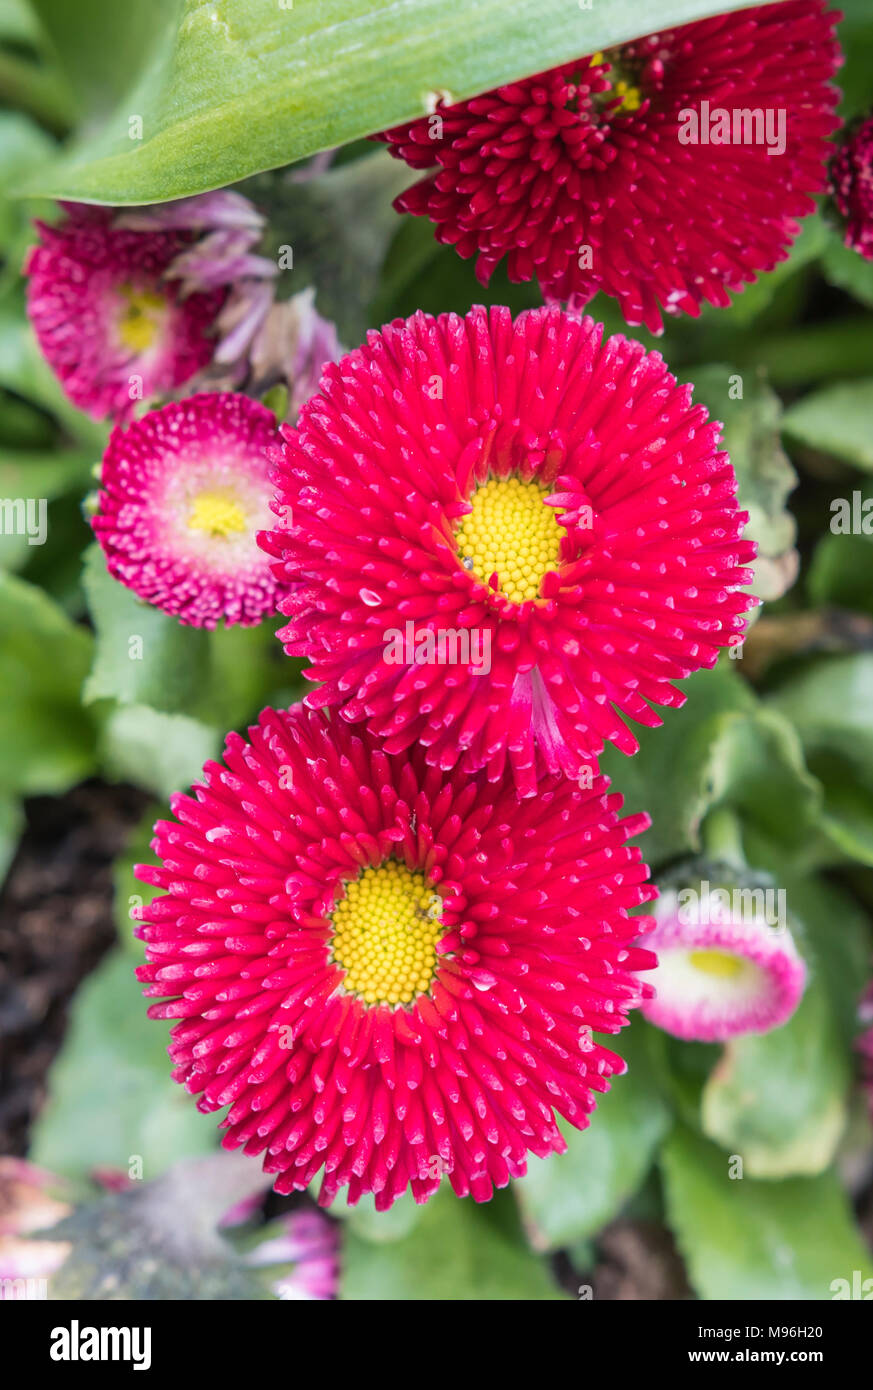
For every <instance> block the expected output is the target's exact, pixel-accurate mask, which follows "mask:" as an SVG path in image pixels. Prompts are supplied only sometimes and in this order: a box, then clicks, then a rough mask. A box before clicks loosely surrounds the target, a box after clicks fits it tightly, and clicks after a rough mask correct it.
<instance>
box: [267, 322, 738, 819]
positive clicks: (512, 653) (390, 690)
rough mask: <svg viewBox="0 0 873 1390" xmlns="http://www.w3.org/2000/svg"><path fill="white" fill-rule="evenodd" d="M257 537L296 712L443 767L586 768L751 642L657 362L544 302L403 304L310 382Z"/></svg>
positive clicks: (710, 446)
mask: <svg viewBox="0 0 873 1390" xmlns="http://www.w3.org/2000/svg"><path fill="white" fill-rule="evenodd" d="M283 433H284V437H285V440H286V444H285V449H284V462H283V463H282V464H281V465H280V466H279V468H278V470H277V472H276V475H275V481H276V485H277V488H278V501H277V504H276V506H277V507H278V514H279V515H280V516H281V517H283V518H284V522H283V523H282V524H280V525H279V526H277V527H276V528H275V529H274V530H273V531H272V532H271V533H269V534H268V535H265V536H263V537H262V538H261V543H262V544H263V545H264V547H265V548H266V549H268V550H269V553H270V554H272V555H274V556H275V557H277V560H278V563H277V564H276V566H275V573H276V575H277V577H279V578H280V579H281V580H282V581H283V582H284V583H286V584H287V585H289V586H290V587H289V590H288V592H287V594H286V595H285V596H284V597H283V598H282V601H281V604H280V607H281V609H282V612H283V613H286V614H287V615H288V618H289V623H288V626H287V627H286V628H284V629H283V630H282V631H281V632H280V634H279V635H280V637H282V638H283V640H284V642H285V649H286V651H287V652H288V653H289V655H291V656H302V657H306V658H307V659H308V660H309V661H310V662H311V668H310V670H309V672H308V675H309V676H310V678H311V679H313V680H319V681H323V682H324V685H322V686H321V687H320V688H319V689H318V690H317V691H316V692H314V693H313V694H310V695H309V696H307V701H306V702H307V704H309V705H332V706H337V707H338V708H339V709H340V711H341V712H342V714H343V716H344V717H345V718H346V719H348V720H351V721H357V720H366V722H367V724H368V726H369V727H370V729H371V731H372V732H373V733H374V734H375V735H377V736H378V737H379V738H381V739H383V740H384V743H385V748H386V751H387V752H389V753H398V752H402V751H403V750H405V749H408V748H410V747H412V746H413V745H415V744H421V745H423V746H424V748H425V749H426V755H427V759H428V761H429V762H431V763H433V764H434V765H436V766H438V767H441V768H443V769H447V768H450V767H453V766H454V765H455V764H456V763H459V762H460V763H461V764H462V765H463V766H464V767H465V768H466V769H467V770H473V771H475V770H477V769H479V768H483V767H484V768H487V769H488V775H489V777H491V778H494V779H499V778H500V777H501V776H502V775H503V771H504V768H505V767H506V766H507V764H508V765H510V766H511V767H512V770H513V773H514V775H515V778H516V782H517V786H518V788H519V790H520V791H521V792H522V794H525V795H529V794H532V793H533V792H534V790H535V789H536V782H537V777H538V776H539V775H540V774H542V773H544V772H545V773H553V772H557V771H559V770H560V771H564V772H566V773H568V774H569V775H571V776H574V777H579V776H586V775H589V774H590V772H591V769H592V764H593V762H594V760H595V759H596V758H597V756H598V755H599V754H600V752H601V750H602V748H603V745H604V742H605V741H606V740H609V741H612V742H613V743H615V744H616V745H617V746H618V747H619V748H621V749H622V750H623V751H624V752H626V753H633V752H634V751H635V750H636V747H637V742H636V739H635V738H634V736H633V734H632V733H631V731H630V730H629V728H628V726H627V724H626V723H625V718H626V717H628V716H629V717H630V718H632V719H635V720H637V721H639V722H640V723H643V724H648V725H657V724H659V723H660V722H661V721H660V719H659V717H658V715H657V714H656V713H655V712H654V711H653V710H652V708H651V706H652V705H680V704H682V703H683V699H684V697H683V695H682V694H681V693H680V691H679V690H677V689H676V687H675V685H673V684H672V682H673V681H675V680H677V679H681V678H682V677H684V676H687V675H689V674H690V673H691V672H692V671H694V670H696V669H697V668H698V667H701V666H712V665H714V663H715V661H716V659H717V657H718V653H719V650H720V649H721V648H722V647H725V646H727V645H728V644H729V642H730V640H731V637H732V635H733V634H735V633H740V632H742V631H743V629H744V626H745V619H744V618H743V613H744V612H745V610H746V609H747V608H748V607H749V606H750V603H752V602H753V600H751V599H750V598H749V597H748V595H747V594H745V593H743V592H741V586H742V585H745V584H748V583H749V581H750V579H751V571H750V570H748V569H746V568H743V566H745V565H746V564H747V563H748V562H749V561H750V560H751V559H752V558H753V556H754V546H753V545H752V543H751V542H749V541H743V540H741V539H740V536H741V532H742V528H743V525H744V523H745V521H746V519H747V518H746V513H745V512H741V511H739V510H738V508H737V505H736V480H735V477H734V473H733V469H732V468H731V466H730V462H729V460H728V457H727V455H726V454H725V453H722V452H720V451H719V449H718V437H719V427H718V425H716V424H714V423H712V422H710V421H709V420H708V418H707V413H706V410H705V409H704V407H703V406H700V405H697V406H693V405H692V404H691V388H690V387H687V386H678V385H677V384H676V381H675V379H674V378H673V377H672V376H671V375H670V374H669V372H668V371H667V369H666V367H665V365H664V362H663V361H662V359H661V357H660V356H659V355H658V354H656V353H646V352H645V351H644V350H643V348H642V347H641V346H640V344H638V343H633V342H628V341H626V340H625V339H624V338H618V337H616V338H611V339H607V340H605V341H603V340H602V329H601V328H600V327H599V326H598V325H596V324H595V323H594V322H593V321H592V320H590V319H586V320H584V321H582V322H580V321H579V320H577V319H576V318H574V317H571V316H569V315H567V314H564V313H562V312H561V311H560V310H558V309H557V308H552V309H539V310H534V311H531V312H529V313H526V314H522V315H521V316H520V317H519V318H518V319H517V320H516V321H515V322H514V323H513V321H512V319H511V317H510V314H509V311H508V310H507V309H492V310H490V311H488V312H486V311H485V310H484V309H481V308H477V309H473V310H471V312H470V313H469V314H468V315H467V316H466V318H464V319H461V318H458V317H456V316H455V315H453V314H447V315H442V316H441V317H440V318H438V319H434V318H431V317H430V316H429V315H427V314H422V313H419V314H416V315H414V317H413V318H411V319H409V320H408V321H406V322H397V323H394V324H391V325H389V326H388V327H386V328H384V329H383V330H382V332H381V333H371V334H370V335H369V338H368V341H367V343H366V345H365V346H364V347H362V348H359V349H357V350H356V351H354V352H352V353H350V354H349V355H348V356H347V357H345V358H343V360H342V361H341V362H340V363H339V365H337V366H333V365H330V366H328V367H327V368H326V369H325V372H324V375H323V377H322V382H321V391H320V394H318V395H316V396H314V397H313V398H312V399H311V400H310V401H309V402H308V404H307V405H305V406H304V408H303V410H302V412H301V416H300V420H299V424H298V428H297V430H291V429H288V428H285V429H284V430H283Z"/></svg>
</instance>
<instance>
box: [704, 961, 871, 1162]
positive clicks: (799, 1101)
mask: <svg viewBox="0 0 873 1390" xmlns="http://www.w3.org/2000/svg"><path fill="white" fill-rule="evenodd" d="M848 1082H849V1062H848V1054H847V1052H846V1050H845V1048H844V1047H843V1045H842V1039H841V1037H840V1035H839V1032H838V1030H837V1028H836V1025H835V1022H834V1017H833V1012H832V1009H831V1003H830V998H829V996H828V993H827V990H826V989H825V987H824V984H823V982H822V981H820V980H819V979H816V978H813V979H812V980H811V981H810V983H809V984H808V986H807V989H806V993H805V994H804V997H803V1000H802V1001H801V1004H800V1007H799V1008H798V1010H797V1012H796V1013H795V1014H794V1015H793V1017H792V1018H790V1019H789V1021H788V1022H787V1023H786V1024H784V1025H783V1026H782V1027H781V1028H775V1029H774V1030H773V1031H772V1032H770V1033H766V1034H764V1036H763V1037H760V1036H754V1035H751V1034H750V1035H748V1036H746V1037H742V1038H735V1039H733V1040H732V1041H731V1042H729V1043H728V1044H727V1046H726V1047H725V1050H724V1054H723V1056H722V1058H721V1060H720V1062H719V1063H718V1064H717V1066H716V1067H715V1070H714V1071H713V1072H712V1074H711V1076H710V1078H709V1080H708V1082H707V1083H706V1086H705V1087H704V1091H703V1105H702V1121H703V1129H704V1132H705V1133H706V1134H708V1135H709V1137H710V1138H711V1139H714V1140H716V1142H717V1143H719V1144H720V1145H721V1146H722V1148H723V1149H725V1150H727V1152H728V1153H736V1154H740V1155H741V1156H742V1159H743V1163H744V1165H745V1172H746V1175H747V1176H748V1177H750V1178H782V1177H789V1176H812V1175H814V1174H816V1173H820V1172H822V1171H823V1169H825V1168H827V1167H828V1165H829V1164H830V1163H831V1161H832V1160H833V1157H834V1153H835V1151H836V1148H837V1144H838V1143H839V1140H840V1136H841V1135H842V1132H843V1130H844V1128H845V1123H846V1091H847V1087H848Z"/></svg>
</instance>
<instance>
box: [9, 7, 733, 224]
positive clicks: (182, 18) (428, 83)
mask: <svg viewBox="0 0 873 1390" xmlns="http://www.w3.org/2000/svg"><path fill="white" fill-rule="evenodd" d="M61 3H62V0H53V4H52V8H53V9H55V10H58V9H60V7H61ZM742 7H743V6H742V5H741V4H738V3H737V0H660V3H657V4H656V3H655V0H611V3H610V4H609V5H608V6H604V5H595V6H592V7H591V8H590V9H581V8H580V7H579V6H577V5H573V4H570V5H568V0H516V3H515V4H513V5H507V4H506V3H505V0H478V3H477V4H476V5H473V6H471V5H470V3H469V0H405V3H404V4H403V5H397V4H396V3H394V0H377V2H376V3H374V0H296V3H295V4H294V5H293V7H292V6H288V7H285V6H282V5H278V4H271V5H265V4H264V3H263V0H183V3H181V4H180V5H179V8H178V9H177V11H176V13H177V14H178V15H179V18H178V22H177V23H176V24H171V23H169V22H167V23H166V25H165V26H159V25H157V24H156V25H155V29H158V28H159V27H160V28H161V29H162V33H161V38H160V42H158V43H157V44H156V45H154V46H153V49H152V53H151V55H150V59H149V62H148V63H147V65H146V69H145V71H144V72H143V73H142V75H141V76H140V77H138V78H137V79H136V80H135V81H134V83H133V86H132V88H130V89H129V90H127V91H126V93H125V95H124V96H123V97H122V98H121V100H120V102H119V104H118V106H117V107H116V109H115V111H114V112H113V113H112V115H110V116H109V117H108V118H107V119H106V120H105V121H104V122H103V123H102V124H101V126H100V127H99V128H98V129H96V130H94V129H89V130H88V131H87V136H86V135H84V134H83V136H82V138H81V139H80V140H79V142H78V143H77V144H76V145H75V147H74V148H72V149H71V150H70V151H69V152H68V153H67V154H66V156H65V157H64V158H63V159H62V160H61V162H60V164H59V165H58V166H57V167H56V169H55V170H53V171H51V172H50V173H48V174H41V175H40V176H39V177H37V178H36V179H34V181H33V184H34V187H35V188H36V189H37V190H38V191H39V192H40V193H41V194H43V195H45V196H48V197H58V198H72V199H78V200H80V201H85V202H89V201H96V202H108V203H147V202H154V201H158V200H160V199H165V198H177V197H181V196H182V195H184V194H190V193H199V192H202V191H203V190H204V189H207V188H217V187H220V186H222V185H224V184H228V183H234V182H236V181H237V180H239V179H242V178H245V177H247V176H248V175H249V174H253V173H256V172H258V171H260V170H264V169H273V168H277V167H279V166H281V165H284V164H289V163H291V162H292V161H294V160H298V159H302V158H303V157H304V156H306V155H309V154H314V153H315V152H316V151H317V150H322V149H329V148H331V147H332V146H335V145H341V144H346V143H348V142H349V141H351V140H355V139H357V138H359V137H360V136H364V135H369V134H371V133H373V132H374V131H379V130H384V129H386V128H387V127H388V126H391V125H395V124H397V123H399V122H402V121H408V120H412V119H414V118H415V117H417V116H422V115H424V114H426V113H427V112H428V110H429V109H431V108H432V105H433V102H434V101H435V100H436V99H437V98H438V97H440V96H442V97H443V98H444V99H445V100H447V101H458V100H462V99H464V98H467V97H471V96H473V95H475V94H476V93H477V92H482V91H486V90H488V89H490V88H492V87H497V86H499V85H500V84H501V83H504V82H510V81H514V80H516V79H517V78H520V77H524V76H528V75H530V74H532V73H537V72H542V71H544V70H545V69H546V68H550V67H553V66H555V65H556V64H558V63H565V62H569V61H570V60H571V59H574V58H577V57H579V56H580V55H581V54H586V53H594V52H596V51H597V50H598V49H602V48H607V47H610V46H611V45H613V44H616V43H620V42H623V41H625V40H627V39H632V38H636V37H638V36H639V35H640V34H646V33H649V32H651V31H652V30H653V29H658V28H670V27H672V26H673V25H675V24H684V23H687V22H688V21H690V20H694V19H699V18H701V17H702V16H704V15H711V14H716V13H720V12H723V11H724V10H726V9H728V10H731V9H738V8H742ZM44 8H47V6H45V7H44ZM67 9H69V7H67ZM134 9H135V14H136V15H139V13H140V6H135V7H134ZM77 10H78V6H77ZM113 11H114V12H118V6H117V5H115V4H114V3H112V4H111V3H110V0H104V3H103V4H101V5H95V4H94V3H93V0H92V3H91V4H90V5H89V6H88V13H89V15H90V16H94V15H95V14H102V13H103V12H105V13H106V15H107V22H108V16H109V14H110V13H111V12H113ZM126 12H127V7H126V6H125V7H124V8H123V10H122V11H121V13H126ZM163 13H166V11H164V12H163ZM72 21H73V16H72V14H70V15H69V20H68V23H72ZM98 22H99V21H98ZM134 22H136V18H135V20H134ZM131 29H132V26H131ZM98 33H99V29H97V28H96V27H94V26H93V22H92V27H91V28H90V30H89V32H87V33H86V34H85V36H84V39H83V42H82V44H81V45H77V51H79V52H80V58H79V62H80V64H81V63H82V62H83V61H84V60H83V58H82V56H81V49H82V48H84V47H85V46H86V45H87V44H88V43H89V41H90V42H91V43H95V42H96V39H95V37H94V36H95V34H98ZM100 41H101V43H103V42H105V41H104V40H100ZM107 51H108V52H112V50H111V48H110V49H108V50H107ZM388 54H390V61H386V55H388ZM92 61H93V59H92ZM131 117H139V118H141V120H142V132H141V135H142V138H141V139H137V138H131V129H132V128H131V124H130V122H131ZM137 133H138V127H136V126H134V127H133V134H134V136H136V134H137Z"/></svg>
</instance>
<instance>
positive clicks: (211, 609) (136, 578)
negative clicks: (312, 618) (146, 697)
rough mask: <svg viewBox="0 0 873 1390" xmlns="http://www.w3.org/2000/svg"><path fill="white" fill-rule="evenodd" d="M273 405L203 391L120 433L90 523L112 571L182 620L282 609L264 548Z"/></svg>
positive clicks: (245, 619)
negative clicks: (261, 530)
mask: <svg viewBox="0 0 873 1390" xmlns="http://www.w3.org/2000/svg"><path fill="white" fill-rule="evenodd" d="M279 442H280V441H279V436H278V433H277V430H276V418H275V416H274V415H273V413H272V411H269V410H267V409H266V407H265V406H263V405H261V404H260V403H259V402H258V401H253V400H251V399H250V398H249V397H248V396H239V395H235V394H233V392H204V393H202V394H201V395H198V396H189V397H188V399H187V400H184V401H178V402H177V401H171V402H170V403H169V405H165V406H163V407H162V408H161V409H160V410H152V411H150V412H149V413H148V414H147V415H144V416H143V417H142V419H141V420H135V421H133V423H132V424H131V425H130V426H129V427H128V428H127V429H126V430H124V429H121V428H120V427H119V426H116V428H115V429H114V430H113V432H112V435H111V438H110V440H109V444H108V447H107V449H106V453H105V455H104V458H103V467H102V470H101V484H102V491H101V493H100V498H99V503H98V509H97V513H96V515H95V516H94V517H93V518H92V521H91V524H92V526H93V528H94V532H95V534H96V536H97V539H98V541H99V542H100V545H101V546H102V548H103V551H104V553H105V555H106V562H107V566H108V569H109V573H110V574H112V575H114V577H115V578H116V579H119V580H120V581H121V583H122V584H126V585H127V587H128V588H129V589H133V591H134V593H136V594H139V596H140V598H143V599H145V600H146V601H147V602H148V603H153V604H154V605H155V607H157V608H161V609H163V611H164V612H165V613H172V614H174V615H175V616H177V617H178V618H179V620H180V622H183V623H190V624H191V625H192V626H194V627H209V628H212V627H215V625H216V623H217V622H219V621H220V620H221V619H222V618H223V619H224V620H225V621H226V622H227V623H228V624H231V623H241V624H243V625H244V626H247V625H251V624H253V623H258V622H260V621H261V619H262V618H263V617H264V616H265V615H269V614H273V613H275V612H277V598H278V594H279V592H280V585H279V583H278V582H277V581H276V579H275V578H274V577H273V575H272V574H271V571H270V566H269V564H268V563H267V561H266V559H265V557H264V555H263V553H262V551H261V550H259V548H258V545H257V541H256V539H255V537H256V533H257V531H258V529H259V528H260V527H261V526H263V525H264V524H265V523H266V522H267V521H268V520H269V519H270V494H271V488H270V483H269V464H268V459H269V456H270V454H271V452H273V451H274V450H275V446H276V444H277V443H279Z"/></svg>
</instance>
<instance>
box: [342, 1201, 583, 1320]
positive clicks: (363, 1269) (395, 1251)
mask: <svg viewBox="0 0 873 1390" xmlns="http://www.w3.org/2000/svg"><path fill="white" fill-rule="evenodd" d="M562 1297H563V1295H562V1294H561V1291H560V1289H559V1288H558V1286H557V1284H556V1283H555V1282H554V1281H553V1279H552V1278H551V1275H550V1274H549V1271H548V1269H547V1267H546V1265H545V1264H544V1263H543V1261H542V1260H541V1259H539V1257H538V1256H536V1255H535V1254H533V1253H532V1251H530V1250H528V1249H527V1248H526V1247H525V1245H524V1244H523V1243H522V1242H521V1240H520V1239H513V1238H511V1237H510V1236H508V1235H507V1234H506V1233H505V1232H504V1231H502V1230H500V1229H499V1228H498V1226H497V1225H496V1223H495V1221H494V1218H493V1216H492V1214H491V1213H490V1212H489V1211H488V1210H487V1209H484V1210H483V1209H482V1208H477V1207H476V1204H475V1203H474V1202H471V1201H469V1200H463V1201H462V1200H460V1199H458V1198H457V1197H455V1196H454V1195H453V1194H452V1193H451V1191H450V1190H448V1189H444V1190H441V1191H440V1192H439V1193H437V1194H436V1196H434V1197H432V1198H431V1200H430V1201H429V1202H428V1203H427V1204H426V1206H425V1207H423V1209H422V1215H421V1218H420V1220H419V1221H418V1222H417V1223H416V1224H415V1226H414V1227H413V1229H412V1230H411V1231H410V1232H409V1234H408V1235H406V1236H405V1237H403V1238H401V1239H400V1240H392V1241H381V1242H374V1241H371V1240H367V1239H365V1238H364V1237H363V1236H362V1235H361V1234H360V1233H359V1232H358V1231H357V1230H355V1229H352V1228H351V1227H349V1226H348V1225H346V1227H345V1235H344V1240H343V1253H342V1276H341V1281H340V1298H342V1299H354V1300H361V1299H363V1300H372V1301H382V1300H385V1301H386V1302H395V1301H397V1302H407V1301H416V1302H425V1303H427V1302H459V1303H466V1302H476V1301H480V1300H484V1301H489V1302H498V1301H503V1300H506V1301H510V1302H512V1301H517V1302H525V1303H527V1302H532V1301H542V1300H551V1299H560V1298H562Z"/></svg>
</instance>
